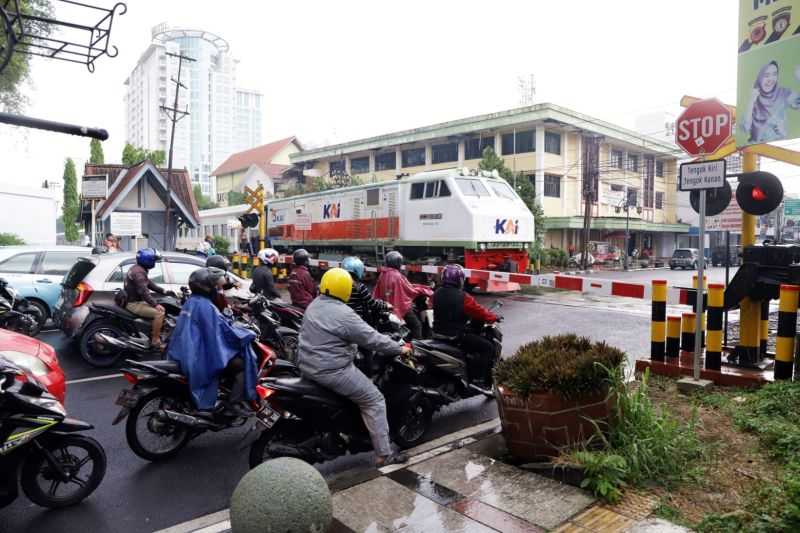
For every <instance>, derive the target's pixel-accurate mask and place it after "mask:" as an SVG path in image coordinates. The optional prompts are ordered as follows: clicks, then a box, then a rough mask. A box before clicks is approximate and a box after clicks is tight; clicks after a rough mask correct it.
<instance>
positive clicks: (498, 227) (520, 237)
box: [265, 169, 534, 290]
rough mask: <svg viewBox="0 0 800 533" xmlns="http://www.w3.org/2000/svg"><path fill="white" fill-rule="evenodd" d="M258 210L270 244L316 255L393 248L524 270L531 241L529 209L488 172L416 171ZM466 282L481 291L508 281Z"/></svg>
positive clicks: (423, 258) (366, 255)
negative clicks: (265, 223)
mask: <svg viewBox="0 0 800 533" xmlns="http://www.w3.org/2000/svg"><path fill="white" fill-rule="evenodd" d="M265 211H266V215H267V233H268V237H269V240H270V242H271V244H272V246H273V247H274V248H276V249H278V250H279V251H286V252H288V251H290V250H293V249H296V248H300V247H303V248H306V249H307V250H308V251H309V252H310V253H312V255H315V256H317V257H318V258H319V259H323V260H339V259H341V258H342V257H343V256H345V255H351V254H354V255H359V256H361V257H362V259H364V260H365V261H366V262H367V263H368V264H369V263H372V264H378V265H379V264H380V263H381V261H382V258H383V255H384V254H385V253H386V252H388V251H389V250H398V251H400V252H401V253H402V254H403V255H404V256H405V258H406V262H407V263H410V264H423V265H424V264H434V265H435V264H443V263H445V262H458V263H460V264H462V265H463V266H464V267H465V268H468V269H477V270H505V271H510V272H524V271H525V270H526V269H527V267H528V261H529V259H528V249H529V248H530V246H531V245H532V244H533V240H534V217H533V214H532V213H531V211H530V210H529V209H528V207H527V206H526V205H525V203H524V202H523V201H522V199H521V198H520V197H519V196H518V195H517V193H516V192H515V191H514V190H513V188H512V187H511V186H509V184H508V183H507V182H506V181H505V180H504V179H502V178H500V177H499V176H498V175H497V172H496V171H495V172H493V173H490V172H486V171H478V170H471V169H448V170H436V171H429V172H422V173H419V174H415V175H413V176H405V177H401V178H399V179H398V180H396V181H390V182H381V183H374V184H368V185H359V186H353V187H346V188H341V189H335V190H328V191H323V192H317V193H310V194H304V195H300V196H293V197H290V198H283V199H274V200H270V201H268V203H267V206H266V209H265ZM470 282H471V283H472V284H473V285H476V286H478V287H479V288H481V289H483V290H505V289H508V288H509V287H508V286H507V284H503V283H495V282H489V281H487V280H482V279H477V278H475V277H473V278H470Z"/></svg>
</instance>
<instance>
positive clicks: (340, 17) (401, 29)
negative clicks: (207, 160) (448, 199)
mask: <svg viewBox="0 0 800 533" xmlns="http://www.w3.org/2000/svg"><path fill="white" fill-rule="evenodd" d="M54 3H55V4H56V5H57V4H59V2H54ZM92 3H94V4H97V5H104V6H108V7H110V6H111V5H113V4H114V2H113V1H110V0H92ZM737 12H738V8H737V2H735V1H733V0H703V1H702V2H699V1H697V0H670V1H661V2H654V1H647V2H644V1H641V0H605V1H603V2H596V1H591V2H590V1H580V2H565V1H554V0H551V1H544V0H535V1H532V0H527V1H502V0H496V1H494V2H486V1H483V2H473V1H469V0H458V1H455V0H453V1H449V0H447V1H445V0H436V1H431V0H427V1H424V2H423V1H415V0H404V1H395V2H386V1H378V2H376V1H358V2H357V1H347V0H338V1H330V0H328V1H302V0H295V1H293V2H266V1H245V0H226V1H224V2H223V1H219V0H216V1H206V0H168V1H167V0H158V1H156V0H129V1H128V12H127V14H125V15H123V16H121V17H119V18H118V19H117V20H115V22H114V28H113V32H112V42H113V43H115V44H116V45H117V46H118V48H119V55H118V56H117V57H116V58H107V57H104V58H102V59H100V60H99V61H98V62H97V69H96V72H95V73H94V74H90V73H89V72H88V71H87V70H86V68H85V67H83V66H80V65H75V64H70V63H63V62H59V61H51V60H39V59H37V60H34V62H33V82H34V84H33V86H32V87H30V88H28V89H27V90H26V92H27V94H28V95H29V98H30V101H31V103H30V106H29V107H28V109H27V114H29V115H32V116H35V117H42V118H47V119H52V120H58V121H63V122H72V123H78V124H86V125H90V126H98V127H103V128H106V129H107V130H108V131H109V133H110V135H111V137H110V139H109V140H108V141H107V142H105V143H104V149H105V154H106V161H108V162H118V161H119V157H120V154H121V152H122V146H123V144H124V142H125V138H124V135H125V133H124V130H123V127H124V107H123V95H124V86H123V82H124V80H125V78H126V77H127V75H128V74H129V73H130V71H131V70H132V69H133V67H134V65H135V64H136V62H137V60H138V58H139V56H140V54H141V53H142V52H143V51H144V50H145V48H146V47H147V45H148V43H149V41H150V29H151V28H152V26H154V25H156V24H158V23H160V22H167V23H168V24H169V25H171V26H183V27H192V28H201V29H205V30H208V31H211V32H214V33H217V34H218V35H220V36H222V37H223V38H225V39H226V40H227V41H228V42H229V43H230V47H231V53H232V54H233V55H234V57H236V58H237V59H239V65H238V80H237V81H238V83H237V85H239V86H242V87H247V88H253V89H256V90H260V91H261V92H263V93H264V96H265V110H264V137H263V140H264V142H268V141H270V140H273V139H276V138H279V137H282V136H287V135H297V136H298V137H299V138H300V140H301V142H302V141H305V142H307V143H308V144H314V145H319V144H323V143H325V144H327V143H332V142H341V141H347V140H351V139H355V138H359V137H364V136H369V135H375V134H380V133H388V132H392V131H395V130H398V129H402V128H410V127H417V126H423V125H427V124H432V123H435V122H440V121H445V120H452V119H457V118H462V117H466V116H469V115H475V114H480V113H487V112H492V111H498V110H502V109H508V108H512V107H516V106H517V105H518V104H519V91H518V89H517V79H518V77H519V76H527V75H529V74H531V73H532V74H534V75H535V79H536V96H535V101H536V102H537V103H538V102H552V103H554V104H558V105H561V106H565V107H568V108H571V109H573V110H575V111H578V112H581V113H585V114H588V115H593V116H596V117H598V118H602V119H605V120H608V121H611V122H615V123H618V124H621V125H623V126H628V127H633V126H634V123H635V120H636V118H637V116H640V115H642V114H647V113H653V112H661V111H664V112H671V113H673V114H675V113H677V112H679V111H680V109H679V106H678V102H679V100H680V98H681V96H682V95H684V94H691V95H696V96H700V97H711V96H716V97H718V98H720V99H722V100H723V101H725V102H727V103H735V82H736V48H737V42H736V41H737V38H736V33H737V30H736V25H737V16H738V13H737ZM64 14H65V15H66V13H64ZM88 18H90V17H85V16H84V17H83V20H84V21H86V20H88ZM653 133H655V134H659V133H660V134H661V135H662V136H663V132H653ZM88 144H89V141H88V140H87V139H80V138H76V137H70V136H65V135H59V134H55V133H47V132H38V131H33V130H20V129H12V128H10V127H8V126H5V125H0V146H2V148H0V153H2V161H3V163H4V164H3V166H2V169H3V172H2V173H1V174H0V180H3V181H15V182H17V183H24V184H26V185H32V186H38V185H39V184H40V183H41V181H42V180H43V179H45V178H59V179H60V177H61V174H62V172H63V161H64V158H65V157H73V158H75V159H76V161H77V162H78V163H79V165H82V164H83V160H84V159H85V158H86V157H88V152H89V149H88ZM793 144H794V145H795V146H797V147H800V143H798V142H797V141H795V143H793ZM79 168H81V167H80V166H79ZM784 176H793V177H794V179H792V180H791V181H800V169H797V168H795V167H789V170H788V171H785V172H784ZM787 185H788V186H789V188H790V189H793V190H800V187H795V186H793V184H789V183H787Z"/></svg>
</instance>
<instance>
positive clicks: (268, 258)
mask: <svg viewBox="0 0 800 533" xmlns="http://www.w3.org/2000/svg"><path fill="white" fill-rule="evenodd" d="M258 261H259V262H260V263H261V264H260V265H258V266H257V267H256V268H254V269H253V273H252V275H251V277H252V279H253V283H252V284H251V285H250V292H253V293H255V294H263V295H264V296H266V297H267V298H269V299H270V300H271V299H273V298H280V297H281V295H280V293H278V290H277V289H276V288H275V278H274V277H273V276H272V267H273V265H275V263H276V262H277V261H278V252H277V250H274V249H272V248H264V249H263V250H260V251H259V252H258Z"/></svg>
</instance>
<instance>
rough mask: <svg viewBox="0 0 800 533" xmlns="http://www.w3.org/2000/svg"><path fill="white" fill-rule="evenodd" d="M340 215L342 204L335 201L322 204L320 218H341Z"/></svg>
mask: <svg viewBox="0 0 800 533" xmlns="http://www.w3.org/2000/svg"><path fill="white" fill-rule="evenodd" d="M341 216H342V204H340V203H335V204H324V205H323V206H322V218H323V219H327V218H341Z"/></svg>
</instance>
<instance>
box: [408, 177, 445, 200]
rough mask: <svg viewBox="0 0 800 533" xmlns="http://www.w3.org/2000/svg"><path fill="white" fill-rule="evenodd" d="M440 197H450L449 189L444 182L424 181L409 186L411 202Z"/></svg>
mask: <svg viewBox="0 0 800 533" xmlns="http://www.w3.org/2000/svg"><path fill="white" fill-rule="evenodd" d="M442 196H450V188H449V187H448V186H447V183H445V182H444V181H441V180H438V181H425V182H422V183H412V184H411V199H412V200H419V199H421V198H439V197H442Z"/></svg>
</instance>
